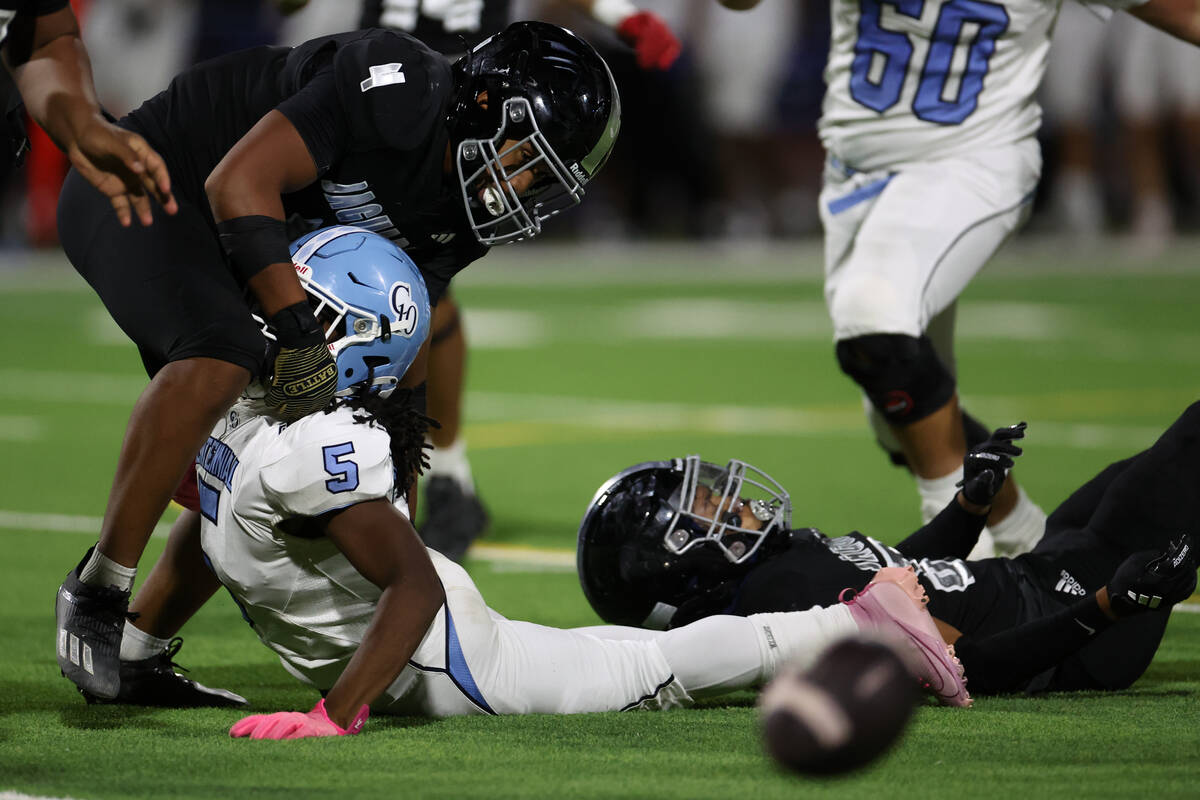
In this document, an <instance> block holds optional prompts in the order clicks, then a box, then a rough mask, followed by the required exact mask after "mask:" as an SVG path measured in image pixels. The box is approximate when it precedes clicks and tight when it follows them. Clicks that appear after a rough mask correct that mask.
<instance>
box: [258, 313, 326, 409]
mask: <svg viewBox="0 0 1200 800" xmlns="http://www.w3.org/2000/svg"><path fill="white" fill-rule="evenodd" d="M269 322H270V325H271V327H272V328H273V329H274V330H275V338H276V341H277V342H278V345H279V350H278V352H277V353H276V354H275V369H274V373H273V374H272V375H271V386H270V388H269V389H268V390H267V396H266V401H267V405H269V406H270V407H271V408H272V409H273V410H274V411H275V414H276V415H277V416H278V417H279V418H280V419H283V420H286V421H288V422H294V421H295V420H298V419H300V418H301V417H303V416H304V415H306V414H311V413H312V412H314V411H320V410H321V409H322V408H324V407H325V406H326V405H328V403H329V401H330V400H332V399H333V393H334V392H335V391H337V365H336V364H334V361H333V356H332V355H330V353H329V346H328V345H327V344H326V343H325V331H324V330H322V328H321V325H320V323H318V322H317V318H316V317H315V316H313V312H312V308H310V307H309V305H308V303H307V302H300V303H296V304H295V305H291V306H288V307H287V308H285V309H282V310H280V311H278V312H276V313H275V314H274V315H273V316H272V317H271V319H270V320H269Z"/></svg>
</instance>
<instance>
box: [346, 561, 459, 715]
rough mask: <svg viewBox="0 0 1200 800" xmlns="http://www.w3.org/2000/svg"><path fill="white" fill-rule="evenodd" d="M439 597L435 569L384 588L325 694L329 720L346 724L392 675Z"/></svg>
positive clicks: (433, 612)
mask: <svg viewBox="0 0 1200 800" xmlns="http://www.w3.org/2000/svg"><path fill="white" fill-rule="evenodd" d="M430 572H431V573H433V570H432V567H431V568H430ZM445 597H446V596H445V592H444V591H443V589H442V585H441V583H440V582H439V581H438V579H437V574H436V573H433V574H432V580H430V578H429V576H421V577H419V578H418V577H415V576H412V579H409V580H405V581H403V582H401V583H398V584H395V585H393V586H389V587H388V588H387V589H386V590H385V591H384V593H383V595H382V596H381V597H380V598H379V605H378V606H377V607H376V608H375V616H374V617H373V618H372V620H371V625H370V627H368V628H367V633H366V635H365V636H364V637H363V641H362V644H361V645H359V647H358V651H357V652H356V653H355V654H354V658H352V659H351V660H350V664H349V666H347V667H346V671H345V672H343V673H342V675H341V677H340V678H338V682H337V683H336V684H334V687H333V688H332V689H330V690H329V694H328V695H327V696H326V698H325V710H326V711H327V712H328V714H329V718H330V719H332V720H333V721H334V722H336V723H337V724H339V725H341V726H342V727H346V726H348V725H349V724H350V721H351V720H352V719H353V718H354V715H355V714H356V713H357V711H358V709H359V708H360V707H361V706H362V705H363V704H364V703H365V704H370V703H371V701H372V700H374V699H375V698H377V697H379V695H381V694H382V693H383V691H384V689H386V688H387V687H388V686H390V685H391V684H392V682H393V681H395V680H396V678H397V677H398V676H399V675H400V671H401V670H403V669H404V666H405V665H406V664H407V663H408V659H409V658H411V657H412V654H413V653H414V652H416V650H417V645H419V644H420V643H421V639H422V638H423V637H424V636H425V631H427V630H428V629H429V626H430V624H432V622H433V619H434V617H435V616H437V612H438V609H439V608H441V605H442V603H443V602H444V601H445Z"/></svg>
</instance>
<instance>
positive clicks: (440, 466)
mask: <svg viewBox="0 0 1200 800" xmlns="http://www.w3.org/2000/svg"><path fill="white" fill-rule="evenodd" d="M562 4H564V5H567V6H572V7H574V8H576V9H577V10H579V11H582V12H585V13H588V14H590V15H591V16H592V17H594V18H595V19H596V20H597V21H598V22H600V23H601V24H603V25H605V26H607V27H609V28H611V29H612V30H613V31H614V32H615V33H616V34H617V36H618V37H619V38H620V39H621V40H622V41H624V42H625V43H626V44H628V45H629V46H630V47H632V48H633V49H634V51H635V55H636V58H637V62H638V64H639V66H640V67H641V68H642V69H656V70H665V69H668V68H669V67H670V66H671V65H672V64H673V63H674V61H675V59H676V58H677V57H678V56H679V53H680V50H681V46H680V44H679V40H678V39H676V37H675V35H674V34H673V33H672V32H671V29H670V28H669V27H668V26H667V24H666V22H664V21H663V20H662V19H661V18H660V17H658V16H657V15H656V14H652V13H650V12H648V11H641V10H639V9H638V8H637V6H635V5H634V4H633V3H631V2H630V1H629V0H562ZM512 5H513V3H512V0H455V1H454V2H444V1H443V2H436V1H435V2H428V1H427V0H367V2H365V3H364V4H363V11H362V17H361V21H360V26H361V27H363V28H376V27H379V28H389V29H392V30H401V31H405V32H407V33H411V34H412V35H413V36H416V37H417V38H418V39H420V40H421V41H422V42H424V43H425V44H426V45H428V46H429V47H431V48H433V49H434V50H437V51H438V52H439V53H442V54H443V55H447V56H457V55H459V54H461V53H463V52H464V51H466V50H467V49H469V48H471V47H474V46H475V45H476V44H477V43H478V42H480V41H481V40H482V39H484V38H485V37H487V36H489V35H491V34H492V33H495V32H496V31H499V30H501V29H502V28H503V27H504V26H505V25H506V24H507V22H508V19H509V17H510V14H511V12H512V8H511V7H512ZM433 313H434V317H433V334H432V335H431V336H430V347H429V379H428V404H429V414H430V416H432V417H433V418H435V419H436V420H437V421H438V422H439V423H441V427H440V428H435V429H433V430H431V431H430V433H429V436H430V441H431V442H432V443H433V446H434V450H433V451H432V452H431V454H430V459H429V460H430V466H429V469H428V470H427V471H426V472H425V474H424V475H423V476H422V478H421V489H422V498H421V507H422V508H424V510H425V518H424V520H423V521H422V523H421V526H420V528H419V529H418V530H419V532H420V534H421V539H422V540H423V541H424V542H425V544H426V545H427V546H429V547H432V548H433V549H435V550H437V551H438V552H440V553H442V554H443V555H445V556H447V557H448V558H450V559H452V560H454V561H461V560H462V559H463V557H464V556H465V555H466V551H467V548H468V547H469V546H470V545H471V542H473V541H474V540H475V539H477V538H479V537H480V536H482V535H483V533H484V532H485V531H486V529H487V526H488V524H489V522H490V520H489V515H488V512H487V509H486V508H485V507H484V505H483V502H482V501H481V500H480V498H479V495H478V493H477V492H476V487H475V480H474V476H473V475H472V472H471V463H470V460H469V458H468V454H467V443H466V439H465V438H463V437H462V436H461V430H462V425H461V422H462V391H463V384H464V377H465V367H466V358H467V339H466V332H465V331H464V329H463V325H462V312H461V309H460V307H459V305H458V303H457V302H456V299H455V297H454V296H453V294H452V293H451V292H450V290H449V287H447V291H446V292H445V293H444V294H443V295H442V297H441V299H440V300H439V301H438V304H437V306H436V308H435V309H434V312H433Z"/></svg>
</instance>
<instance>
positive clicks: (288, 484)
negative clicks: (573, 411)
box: [126, 227, 969, 739]
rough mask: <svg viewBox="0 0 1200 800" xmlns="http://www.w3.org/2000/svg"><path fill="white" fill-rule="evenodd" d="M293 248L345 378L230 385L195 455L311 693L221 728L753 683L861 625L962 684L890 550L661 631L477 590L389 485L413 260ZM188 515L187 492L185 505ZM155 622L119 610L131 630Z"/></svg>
mask: <svg viewBox="0 0 1200 800" xmlns="http://www.w3.org/2000/svg"><path fill="white" fill-rule="evenodd" d="M295 260H296V262H297V271H298V273H299V275H300V277H301V280H302V282H303V283H304V284H305V287H306V289H307V291H308V292H309V294H310V295H311V296H312V298H313V303H314V305H315V306H316V308H315V311H316V314H317V317H318V318H319V319H321V320H322V321H323V322H325V324H326V325H327V326H328V331H329V334H328V335H329V340H330V344H331V348H332V350H333V352H334V355H335V358H336V363H337V367H338V375H339V394H340V395H341V396H340V397H339V398H336V399H335V400H334V401H333V402H332V404H331V405H330V406H329V407H327V408H326V409H325V410H324V411H320V412H315V413H313V414H310V415H308V416H306V417H303V418H301V419H300V420H298V421H296V422H292V423H284V422H282V421H280V420H279V419H277V418H276V417H273V416H271V415H270V412H269V409H268V408H267V406H266V404H265V403H263V402H262V401H261V400H258V399H251V398H247V399H244V400H243V401H241V402H239V403H238V404H237V405H235V406H234V407H233V408H232V409H231V410H230V412H229V413H228V414H227V415H226V416H225V418H224V419H223V420H222V421H221V422H220V423H219V424H218V425H217V426H216V428H215V429H214V431H213V433H212V436H211V437H210V438H209V440H208V442H207V444H206V445H205V446H204V448H203V449H202V451H201V453H200V455H199V457H198V458H197V477H198V483H199V486H200V511H199V516H200V518H201V519H200V525H201V542H202V546H203V551H204V552H203V554H204V556H205V557H206V558H207V561H208V563H209V564H210V565H211V568H212V570H213V572H214V573H215V574H216V576H217V577H218V578H219V579H220V581H221V583H222V584H224V585H225V587H226V588H228V589H229V591H230V593H231V594H232V595H233V597H234V598H235V600H236V601H237V603H238V605H239V606H240V607H241V609H242V611H243V613H244V615H245V617H246V619H247V620H249V621H250V623H251V625H252V626H253V627H254V630H255V632H256V633H257V634H258V636H259V637H260V639H261V640H262V641H263V643H264V644H265V645H267V647H269V648H270V649H271V650H273V651H274V652H275V653H276V654H278V655H279V657H280V659H281V661H282V662H283V665H284V667H285V668H286V669H287V670H288V671H289V672H291V673H292V674H293V675H295V676H296V677H297V678H299V679H300V680H302V681H304V682H305V683H308V684H310V685H312V686H313V687H314V688H316V689H318V690H319V691H320V692H321V694H322V698H321V699H320V700H319V701H318V702H317V703H316V706H315V707H314V708H313V709H312V710H311V711H309V712H307V713H300V712H279V713H274V714H262V715H255V716H251V717H247V718H245V719H243V720H241V721H239V722H238V723H237V724H235V725H234V726H233V728H232V729H231V731H230V733H231V735H233V736H239V737H240V736H249V737H251V738H260V739H261V738H268V739H283V738H302V737H309V736H332V735H344V734H350V733H357V732H358V731H359V730H361V728H362V725H363V723H364V721H365V720H366V718H367V716H368V710H369V709H371V710H374V711H377V712H387V713H398V714H405V715H415V714H421V715H429V716H449V715H455V714H480V713H482V714H512V713H578V712H588V711H613V710H621V709H632V708H667V707H672V706H677V705H682V704H686V703H688V702H689V701H690V700H691V699H693V698H698V697H708V696H712V695H714V694H719V693H724V692H728V691H732V690H736V689H743V688H748V687H751V686H755V685H758V684H760V683H762V682H764V681H765V680H767V679H768V678H770V677H771V676H772V675H773V674H774V672H775V671H776V669H777V668H778V666H779V665H780V664H781V663H783V662H784V661H790V660H799V661H800V662H801V663H804V662H806V661H807V662H811V661H812V660H815V658H816V656H817V655H818V654H819V653H820V652H821V651H822V650H823V649H824V648H825V646H826V645H828V644H830V643H832V642H834V641H837V640H840V639H842V638H844V637H846V636H853V635H857V634H859V633H860V632H861V631H864V630H865V631H869V632H873V633H875V634H882V635H885V636H886V635H891V636H894V637H895V638H896V641H897V642H898V643H899V644H901V646H902V647H903V648H907V649H908V650H909V651H910V652H911V653H913V654H914V656H916V657H915V658H914V659H913V664H914V668H913V671H914V674H915V675H917V676H918V677H919V678H921V679H922V680H923V681H924V682H925V683H926V684H927V685H930V686H931V687H933V691H934V693H935V694H936V695H937V696H938V697H939V699H941V700H942V701H943V702H946V703H948V704H952V705H966V704H968V703H969V698H968V697H967V694H966V690H965V687H964V683H963V679H962V675H961V671H960V668H959V665H958V664H957V662H956V660H955V659H954V657H953V652H952V651H950V650H948V649H947V648H946V647H945V645H944V643H943V642H942V641H941V639H940V637H938V634H937V630H936V628H935V627H934V626H933V622H932V619H931V618H930V617H929V615H928V612H926V611H925V609H924V602H925V601H926V598H925V596H924V592H923V590H921V589H920V586H919V583H918V582H917V580H916V576H915V575H914V574H913V573H911V572H907V571H904V570H892V571H884V572H881V574H880V575H879V576H877V581H876V583H874V584H872V585H871V586H870V587H868V589H867V590H866V591H864V592H862V593H860V594H859V595H858V596H857V597H856V598H854V599H853V600H852V601H851V602H849V603H847V604H844V605H839V606H833V607H830V608H825V609H819V608H818V609H812V610H809V611H804V612H789V613H779V614H765V615H754V616H750V617H745V618H741V617H711V618H708V619H705V620H702V621H700V622H698V623H696V624H694V625H690V626H685V627H682V628H679V629H676V630H673V631H645V630H641V629H633V628H623V627H615V626H599V627H592V628H581V629H575V630H561V629H555V628H547V627H543V626H540V625H535V624H532V623H528V622H517V621H512V620H508V619H505V618H504V617H502V616H501V615H500V614H498V613H496V612H495V611H493V610H491V609H489V608H488V607H487V606H486V605H485V603H484V601H483V598H482V597H481V596H480V594H479V591H478V590H477V589H476V588H475V586H474V584H473V583H472V582H471V579H470V577H469V576H468V575H467V573H466V572H465V571H464V570H463V569H462V568H461V567H459V566H458V565H457V564H455V563H453V562H452V561H450V560H449V559H447V558H445V557H443V556H441V555H440V554H438V553H437V552H436V551H433V550H427V549H426V548H424V547H423V546H422V545H421V542H420V540H419V539H418V538H417V535H416V533H415V531H414V530H413V528H412V525H411V524H410V523H409V520H408V518H407V516H406V514H405V508H406V507H405V503H404V498H403V496H402V495H401V494H399V493H400V492H401V491H402V490H403V487H406V486H407V485H408V484H409V481H410V477H411V475H412V474H413V472H414V471H415V470H416V469H417V468H418V466H419V464H420V461H421V460H422V459H423V443H424V435H425V429H426V426H427V423H428V419H427V418H426V417H424V416H423V415H422V414H420V413H418V412H417V411H415V410H414V409H413V408H412V407H410V406H409V405H408V403H407V402H405V400H404V399H403V398H401V397H392V396H391V392H392V390H393V388H394V387H395V386H396V384H397V381H398V378H399V377H400V375H402V374H403V372H404V370H405V369H406V368H407V366H408V363H409V362H410V361H411V360H412V358H413V357H414V356H415V354H416V351H417V347H418V346H419V344H420V342H421V341H423V340H424V338H425V335H426V333H427V332H428V326H429V305H428V295H427V293H426V291H425V288H424V284H423V282H422V280H421V276H420V272H419V271H418V270H417V268H416V267H415V265H413V263H412V262H411V261H410V260H408V259H407V257H406V256H404V254H403V253H402V251H400V250H399V249H398V248H396V247H395V246H394V245H391V244H390V243H388V242H387V241H386V240H385V239H382V238H381V237H379V236H376V235H375V234H370V233H367V232H365V231H361V230H359V229H355V228H349V227H337V228H331V229H323V230H321V231H318V232H315V233H314V234H310V235H309V237H306V239H305V240H301V242H299V249H298V250H297V252H296V258H295ZM188 515H190V516H188ZM195 519H196V512H186V515H185V516H184V517H181V522H180V523H179V524H183V525H188V524H192V523H194V522H195ZM198 555H199V554H195V558H196V559H198ZM158 622H159V621H158V620H154V619H146V618H142V619H138V620H136V621H135V622H131V623H128V624H127V629H126V630H127V634H126V635H127V636H129V635H130V631H133V632H135V633H136V631H138V630H139V628H141V629H149V628H153V627H155V626H156V625H157V624H158ZM141 635H143V636H144V635H145V633H144V632H143V633H142V634H141ZM918 664H919V666H918Z"/></svg>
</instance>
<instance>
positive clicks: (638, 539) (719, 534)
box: [576, 455, 792, 629]
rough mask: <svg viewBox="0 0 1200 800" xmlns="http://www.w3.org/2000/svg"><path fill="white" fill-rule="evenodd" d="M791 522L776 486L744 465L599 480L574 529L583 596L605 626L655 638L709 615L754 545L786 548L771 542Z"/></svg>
mask: <svg viewBox="0 0 1200 800" xmlns="http://www.w3.org/2000/svg"><path fill="white" fill-rule="evenodd" d="M747 515H749V517H751V518H753V520H754V522H753V523H751V522H750V521H749V519H747ZM791 517H792V504H791V499H790V498H789V497H788V493H787V492H786V491H784V489H783V487H782V486H780V485H779V484H778V483H777V482H776V481H775V480H774V479H773V478H771V477H770V476H769V475H767V474H766V473H764V472H762V471H761V470H759V469H757V468H755V467H753V466H751V465H749V464H747V463H746V462H744V461H738V460H736V459H735V460H732V461H730V462H729V463H728V464H726V465H725V466H724V467H721V466H719V465H717V464H713V463H710V462H707V461H701V460H700V456H696V455H693V456H688V457H687V458H676V459H673V460H671V461H649V462H646V463H644V464H637V465H635V466H632V467H630V468H628V469H626V470H623V471H622V472H620V473H618V474H617V475H615V476H613V477H612V478H610V479H609V480H607V481H605V483H604V485H603V486H601V487H600V489H599V491H597V492H596V495H595V497H593V498H592V502H591V504H590V505H589V506H588V509H587V512H586V513H585V514H584V516H583V522H582V523H580V526H579V541H578V545H577V548H578V549H577V551H576V558H577V567H578V570H579V580H580V583H581V584H582V585H583V593H584V595H586V596H587V599H588V602H589V603H591V605H592V608H593V609H594V610H595V612H596V613H597V614H599V615H600V617H601V618H602V619H604V620H605V621H606V622H609V623H611V624H614V625H635V626H640V627H644V628H658V629H663V628H668V627H675V626H678V625H683V624H686V623H688V622H691V621H693V620H695V619H699V618H700V617H703V616H707V615H709V614H713V613H717V612H719V611H721V610H722V609H723V608H725V607H726V606H728V605H729V603H730V601H731V600H732V598H733V591H734V588H735V587H736V585H737V583H738V581H739V580H741V578H742V576H743V575H745V573H746V572H747V571H748V570H749V569H750V567H751V566H752V565H753V564H754V563H755V562H756V560H757V557H758V556H759V555H761V553H762V548H763V545H764V542H767V541H768V539H769V538H771V537H773V535H774V537H773V538H775V539H778V540H779V541H780V542H784V541H786V539H785V537H783V536H779V535H777V534H779V533H780V532H783V533H786V532H787V531H788V530H789V529H790V528H791Z"/></svg>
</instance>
